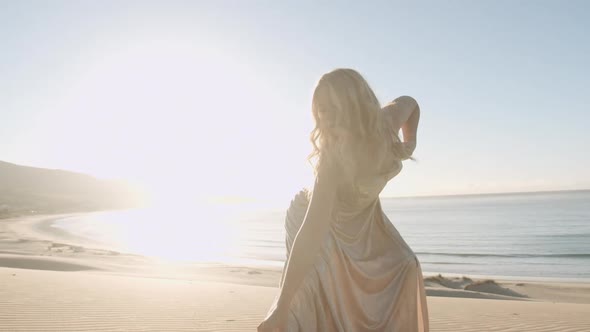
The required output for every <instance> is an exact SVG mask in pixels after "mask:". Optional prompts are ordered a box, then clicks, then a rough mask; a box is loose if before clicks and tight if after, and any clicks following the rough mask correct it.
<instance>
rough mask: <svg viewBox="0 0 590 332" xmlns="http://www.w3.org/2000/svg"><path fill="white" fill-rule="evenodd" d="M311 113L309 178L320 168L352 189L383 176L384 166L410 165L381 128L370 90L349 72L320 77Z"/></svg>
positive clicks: (395, 141) (395, 137) (392, 137)
mask: <svg viewBox="0 0 590 332" xmlns="http://www.w3.org/2000/svg"><path fill="white" fill-rule="evenodd" d="M311 111H312V114H313V117H314V120H315V127H314V129H313V130H312V132H311V134H310V140H311V143H312V145H313V151H312V152H311V153H310V154H309V155H308V157H307V160H308V162H309V163H310V164H311V165H312V167H313V170H314V174H315V176H317V175H318V173H319V170H320V169H321V168H322V167H329V168H330V169H332V170H334V169H338V170H340V171H342V172H343V173H342V174H341V176H342V177H343V179H342V181H343V182H348V183H349V184H353V185H354V184H356V183H357V181H358V180H360V179H361V178H363V177H364V176H370V175H371V174H375V173H376V172H377V173H378V172H383V171H386V169H385V168H386V167H387V160H389V161H391V160H392V158H393V159H397V160H403V159H408V158H410V159H413V158H412V157H411V156H410V155H408V154H407V152H406V150H405V149H404V148H403V145H402V144H401V141H400V138H399V136H398V135H397V133H395V132H394V131H393V130H388V127H387V125H385V123H384V121H386V119H385V118H384V116H383V115H384V113H383V112H382V111H381V105H380V103H379V100H378V99H377V97H376V96H375V93H374V92H373V90H372V89H371V88H370V87H369V84H368V83H367V81H366V80H365V79H364V78H363V77H362V76H361V75H360V74H359V73H358V72H357V71H355V70H353V69H347V68H340V69H336V70H333V71H331V72H329V73H326V74H324V75H323V76H322V77H321V78H320V80H319V81H318V83H317V85H316V88H315V91H314V93H313V98H312V105H311ZM331 166H336V168H334V167H331Z"/></svg>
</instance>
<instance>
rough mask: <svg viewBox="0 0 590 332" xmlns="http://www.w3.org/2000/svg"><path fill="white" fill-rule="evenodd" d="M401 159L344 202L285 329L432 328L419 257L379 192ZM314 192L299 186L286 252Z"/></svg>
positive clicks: (423, 331) (417, 331)
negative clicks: (393, 218)
mask: <svg viewBox="0 0 590 332" xmlns="http://www.w3.org/2000/svg"><path fill="white" fill-rule="evenodd" d="M401 167H402V164H401V161H398V162H397V163H396V166H395V167H393V169H391V171H389V172H388V173H386V174H381V176H376V177H375V178H374V179H372V180H371V181H365V182H364V186H363V187H362V188H361V196H360V197H359V199H356V200H355V201H354V202H348V203H340V206H339V207H338V215H337V218H336V219H337V220H334V221H333V222H331V226H330V230H329V232H328V234H327V236H326V237H325V238H324V241H323V243H322V246H321V249H320V253H319V254H318V256H317V258H316V260H315V262H314V265H313V267H312V268H311V269H310V271H309V272H308V273H307V274H306V276H305V278H304V280H303V282H302V283H301V285H300V287H299V289H298V290H297V292H296V294H295V296H294V297H293V300H292V302H291V306H290V311H289V319H288V327H287V331H289V332H293V331H305V332H313V331H394V332H428V330H429V322H428V309H427V303H426V294H425V290H424V282H423V279H422V270H421V266H420V262H419V261H418V259H417V257H416V255H415V254H414V252H413V251H412V250H411V249H410V247H409V246H408V244H407V243H406V242H405V241H404V240H403V238H402V237H401V235H400V234H399V232H398V231H397V230H396V229H395V227H394V226H393V224H392V223H391V221H390V220H389V218H388V217H387V216H386V215H385V213H384V212H383V210H382V207H381V201H380V199H379V193H380V192H381V190H382V189H383V188H384V187H385V185H386V184H387V182H388V181H389V180H390V179H392V178H393V177H395V175H397V174H398V173H399V172H400V171H401ZM310 195H311V193H310V192H309V190H307V189H303V190H301V191H300V192H299V193H297V194H296V195H295V197H294V198H293V199H292V200H291V203H290V206H289V208H288V209H287V213H286V217H285V229H286V247H287V257H288V256H289V253H290V251H291V248H292V245H293V241H294V239H295V236H296V235H297V232H298V230H299V228H300V226H301V224H302V222H303V219H304V218H305V214H306V212H307V208H308V205H309V201H310ZM285 267H286V262H285ZM284 272H285V270H283V273H284ZM281 283H282V281H281ZM279 286H280V287H282V284H281V285H279ZM277 300H278V297H277V298H275V303H273V306H274V305H275V304H276V301H277Z"/></svg>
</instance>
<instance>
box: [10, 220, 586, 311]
mask: <svg viewBox="0 0 590 332" xmlns="http://www.w3.org/2000/svg"><path fill="white" fill-rule="evenodd" d="M103 212H109V211H95V212H79V213H64V214H49V215H35V216H26V217H15V218H7V219H2V220H0V234H3V235H4V237H6V236H8V237H12V238H13V239H15V240H16V241H20V242H21V243H22V242H29V244H35V243H36V244H44V245H45V246H46V247H45V250H40V248H39V246H36V247H35V246H33V247H34V249H31V248H28V250H21V251H19V250H18V248H15V249H16V250H7V248H6V245H4V246H1V245H2V242H0V268H2V267H3V264H2V262H3V261H2V259H4V262H6V260H7V259H10V260H17V259H18V256H19V255H21V256H26V257H28V258H29V259H30V258H31V257H39V258H40V259H46V260H52V261H54V262H56V261H60V260H64V261H69V262H76V261H80V262H83V263H84V264H82V265H84V266H88V267H89V269H92V270H94V271H103V272H106V273H129V272H130V271H132V270H133V269H136V270H141V271H143V272H142V273H144V274H145V276H146V277H150V276H151V277H170V276H171V274H173V273H176V274H177V275H178V276H184V277H187V276H190V275H191V274H197V275H199V276H201V277H204V276H206V275H209V277H210V278H205V279H208V280H215V279H219V280H225V281H229V282H236V283H242V282H244V283H246V284H252V283H254V284H257V285H259V286H265V287H276V286H277V285H278V280H279V278H280V275H281V273H282V265H283V263H282V262H281V264H280V266H272V265H270V264H269V265H267V264H264V263H263V262H262V261H260V260H256V259H251V260H243V261H236V262H229V263H228V262H216V261H210V262H198V261H186V260H166V259H160V258H156V257H149V256H144V255H140V254H136V253H130V252H121V251H118V250H116V248H109V247H108V246H104V245H101V244H99V243H96V242H92V240H91V239H88V238H84V237H80V236H77V235H75V234H72V233H70V232H68V231H67V230H64V229H62V228H59V227H54V226H53V224H54V223H55V222H57V221H58V220H62V219H64V218H71V217H76V216H81V215H93V214H98V213H103ZM25 247H26V246H25ZM29 247H30V246H29ZM41 248H42V247H41ZM8 256H10V258H8ZM121 264H123V265H126V268H124V269H121V268H120V267H121ZM4 265H6V264H4ZM27 266H29V267H33V269H34V265H31V264H28V265H27ZM154 267H157V268H156V269H154ZM232 271H233V272H236V271H247V272H246V273H248V274H249V278H247V279H243V278H242V279H240V278H235V276H233V273H232ZM132 274H134V275H137V273H132ZM262 274H265V275H267V276H266V277H265V278H261V277H259V279H260V280H259V281H257V282H253V279H254V276H257V275H262ZM268 275H271V277H268ZM423 275H424V278H425V279H429V278H435V277H437V276H442V277H444V279H445V281H444V282H448V281H450V280H457V279H462V278H468V279H471V280H473V281H474V282H478V281H485V280H493V281H494V282H495V283H496V284H497V286H498V287H499V288H502V285H512V286H514V285H516V284H521V283H526V284H529V285H545V286H555V285H558V286H563V285H568V287H581V288H585V287H586V286H589V287H590V279H585V278H553V277H526V276H502V275H475V274H463V273H439V272H428V271H425V272H423ZM275 279H276V282H273V281H275ZM444 282H443V283H444ZM438 286H439V285H434V286H433V287H427V292H428V289H430V293H432V294H433V295H434V294H439V293H440V292H438V291H439V290H440V289H439V288H440V287H438ZM435 290H436V291H435ZM457 290H458V289H453V291H455V292H456V291H457ZM459 290H460V289H459ZM500 293H501V292H500ZM489 294H491V295H502V294H496V293H493V292H492V293H489ZM457 295H461V294H452V295H449V296H452V297H455V296H457ZM463 295H465V294H463ZM468 295H469V294H468ZM471 295H473V294H471ZM443 296H444V295H443ZM465 297H469V296H467V295H466V296H465ZM492 297H493V296H492ZM588 303H590V295H589V296H588Z"/></svg>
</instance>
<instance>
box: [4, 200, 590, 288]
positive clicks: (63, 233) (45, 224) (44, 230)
mask: <svg viewBox="0 0 590 332" xmlns="http://www.w3.org/2000/svg"><path fill="white" fill-rule="evenodd" d="M108 212H111V211H95V212H81V213H70V214H56V215H39V216H38V217H39V218H42V220H32V221H30V223H31V226H32V227H33V229H34V230H35V234H36V235H37V236H39V237H44V238H46V239H49V240H54V241H68V242H72V243H70V244H74V245H78V246H89V244H91V245H90V246H92V248H93V249H101V250H108V251H120V250H118V249H117V248H112V247H109V246H106V245H104V244H100V243H97V242H93V241H92V239H88V238H85V237H81V236H78V235H75V234H72V233H71V232H68V230H66V229H64V228H61V227H54V226H53V225H54V224H55V223H56V222H57V221H59V220H61V219H65V218H70V217H76V216H82V215H94V214H100V213H108ZM15 219H17V222H18V218H15ZM126 254H130V255H139V256H143V255H141V254H139V253H133V252H127V253H126ZM145 257H149V256H145ZM151 258H154V257H151ZM154 259H157V260H161V259H159V258H154ZM166 261H168V262H170V263H179V264H217V265H222V266H248V267H251V268H258V269H270V270H279V271H281V270H282V268H283V265H284V261H266V260H261V259H256V258H249V259H235V260H233V261H208V262H199V261H191V260H173V259H172V260H166ZM439 274H443V275H444V276H447V277H453V278H461V277H463V276H466V277H469V278H472V279H494V280H498V281H503V282H539V283H571V284H585V283H590V278H575V277H535V276H514V275H495V274H465V273H451V272H440V271H434V272H431V271H423V275H424V277H430V276H436V275H439Z"/></svg>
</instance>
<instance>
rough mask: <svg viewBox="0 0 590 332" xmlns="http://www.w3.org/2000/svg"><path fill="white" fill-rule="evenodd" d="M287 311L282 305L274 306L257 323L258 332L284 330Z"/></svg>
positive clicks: (281, 331)
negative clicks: (262, 319) (261, 320)
mask: <svg viewBox="0 0 590 332" xmlns="http://www.w3.org/2000/svg"><path fill="white" fill-rule="evenodd" d="M288 314H289V311H288V310H287V309H286V308H283V307H280V306H278V307H275V308H274V309H273V310H272V312H271V313H270V314H269V315H268V316H267V317H266V318H265V319H264V321H263V322H262V323H260V325H258V332H284V331H286V328H287V318H288Z"/></svg>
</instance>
